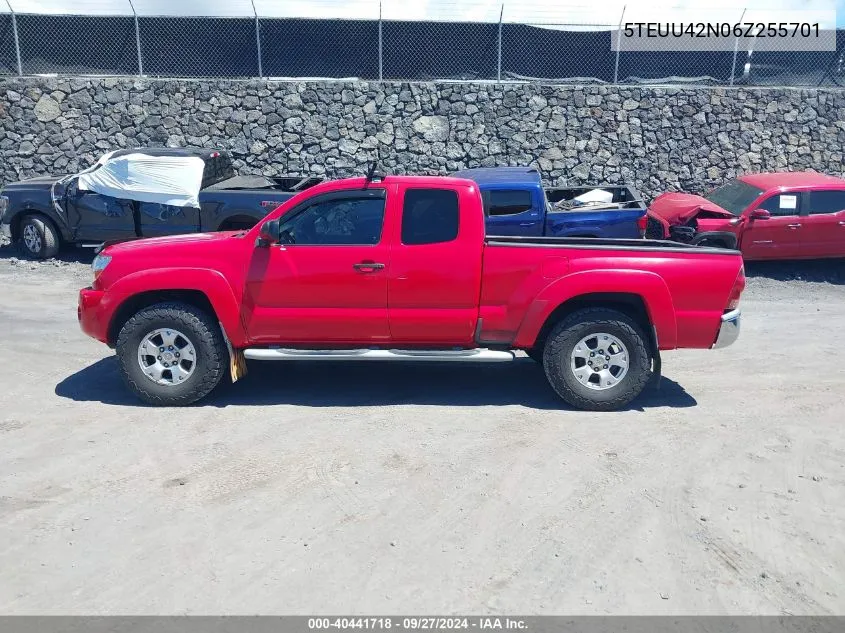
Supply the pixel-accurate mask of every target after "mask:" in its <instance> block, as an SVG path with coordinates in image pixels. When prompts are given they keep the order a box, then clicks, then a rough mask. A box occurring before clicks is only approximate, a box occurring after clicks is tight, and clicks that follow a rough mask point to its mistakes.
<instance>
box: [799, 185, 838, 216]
mask: <svg viewBox="0 0 845 633" xmlns="http://www.w3.org/2000/svg"><path fill="white" fill-rule="evenodd" d="M809 196H810V199H809V204H808V212H809V214H810V215H821V214H824V213H838V212H839V211H842V210H843V209H845V191H836V190H828V191H811V192H810V194H809Z"/></svg>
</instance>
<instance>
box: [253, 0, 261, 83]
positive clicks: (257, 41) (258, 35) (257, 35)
mask: <svg viewBox="0 0 845 633" xmlns="http://www.w3.org/2000/svg"><path fill="white" fill-rule="evenodd" d="M250 1H251V2H252V14H253V15H254V16H255V50H256V53H257V55H258V76H259V77H260V78H261V79H264V68H263V67H262V66H261V31H260V29H259V28H258V11H256V10H255V0H250Z"/></svg>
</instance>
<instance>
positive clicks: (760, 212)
mask: <svg viewBox="0 0 845 633" xmlns="http://www.w3.org/2000/svg"><path fill="white" fill-rule="evenodd" d="M748 217H749V218H750V219H752V220H769V219H771V217H772V214H771V213H769V212H768V211H766V210H765V209H754V210H753V211H752V212H751V213H750V214H749V215H748Z"/></svg>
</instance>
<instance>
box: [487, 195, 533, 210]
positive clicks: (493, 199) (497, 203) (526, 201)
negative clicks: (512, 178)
mask: <svg viewBox="0 0 845 633" xmlns="http://www.w3.org/2000/svg"><path fill="white" fill-rule="evenodd" d="M531 207H532V204H531V192H530V191H525V190H519V189H501V190H498V191H491V192H490V203H489V210H488V212H487V214H488V215H516V214H517V213H524V212H525V211H528V210H529V209H531Z"/></svg>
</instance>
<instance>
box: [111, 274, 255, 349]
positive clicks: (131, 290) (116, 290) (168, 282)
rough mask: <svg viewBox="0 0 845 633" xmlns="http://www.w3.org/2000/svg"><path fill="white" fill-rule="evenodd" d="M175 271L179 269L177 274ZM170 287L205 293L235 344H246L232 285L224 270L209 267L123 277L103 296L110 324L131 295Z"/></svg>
mask: <svg viewBox="0 0 845 633" xmlns="http://www.w3.org/2000/svg"><path fill="white" fill-rule="evenodd" d="M174 272H178V275H177V274H174ZM168 290H170V291H180V290H182V291H185V290H187V291H195V292H201V293H202V294H204V295H205V296H206V298H207V299H208V301H209V303H210V304H211V306H212V307H213V308H214V316H215V317H216V318H217V320H218V321H219V322H220V325H221V326H222V327H223V331H224V333H225V334H226V337H227V338H228V339H229V341H231V343H232V345H233V346H234V347H243V346H245V345H246V344H247V337H246V328H245V327H244V324H243V321H242V319H241V311H240V305H239V303H238V301H237V299H236V298H235V293H234V291H233V290H232V286H231V285H230V284H229V282H228V281H227V280H226V278H225V277H224V276H223V274H222V273H220V272H219V271H216V270H210V269H207V268H179V269H178V271H174V270H173V269H171V268H153V269H148V270H142V271H138V272H135V273H132V274H130V275H126V276H125V277H121V278H120V279H119V280H117V281H116V282H114V284H112V285H111V286H110V287H109V288H108V291H107V292H106V293H105V296H104V297H103V302H104V303H105V304H106V305H104V306H103V308H104V310H105V311H106V313H107V314H108V322H109V323H108V327H109V328H110V327H111V323H112V321H113V319H114V317H115V315H116V314H117V313H118V310H119V309H120V307H121V306H123V305H124V304H125V303H126V302H127V301H128V300H130V299H131V298H132V297H135V296H137V295H139V294H143V293H147V292H159V291H168Z"/></svg>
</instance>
